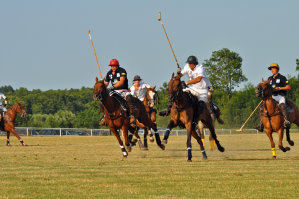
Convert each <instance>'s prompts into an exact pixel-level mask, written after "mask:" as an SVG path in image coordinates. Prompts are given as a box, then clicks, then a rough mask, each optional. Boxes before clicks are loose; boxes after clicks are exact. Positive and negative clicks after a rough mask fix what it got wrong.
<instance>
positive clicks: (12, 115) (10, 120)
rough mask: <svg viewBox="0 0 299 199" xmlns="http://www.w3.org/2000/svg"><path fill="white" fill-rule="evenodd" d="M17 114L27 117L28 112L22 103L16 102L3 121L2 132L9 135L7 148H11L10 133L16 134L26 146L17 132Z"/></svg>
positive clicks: (0, 127) (5, 114)
mask: <svg viewBox="0 0 299 199" xmlns="http://www.w3.org/2000/svg"><path fill="white" fill-rule="evenodd" d="M17 113H19V114H21V116H22V117H25V116H26V111H25V109H24V108H23V106H22V104H21V103H20V102H16V103H15V104H14V105H13V106H12V107H11V108H10V109H8V110H7V111H6V112H5V113H4V118H3V119H2V120H1V125H0V130H1V131H5V132H6V133H7V142H6V145H7V146H11V145H10V140H9V136H10V133H12V134H14V136H16V137H17V138H18V140H19V141H20V142H21V144H22V145H23V146H26V144H25V142H24V141H23V140H22V138H21V137H20V136H19V135H18V134H17V132H16V131H15V119H16V117H17Z"/></svg>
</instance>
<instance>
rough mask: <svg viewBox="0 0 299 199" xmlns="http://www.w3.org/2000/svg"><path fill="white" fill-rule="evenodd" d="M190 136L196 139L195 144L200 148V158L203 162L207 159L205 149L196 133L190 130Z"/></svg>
mask: <svg viewBox="0 0 299 199" xmlns="http://www.w3.org/2000/svg"><path fill="white" fill-rule="evenodd" d="M192 136H193V137H194V138H195V139H196V141H197V143H198V144H199V146H200V150H201V153H202V158H203V159H204V160H206V159H207V158H208V157H207V154H206V151H205V147H204V145H203V143H202V140H201V138H200V137H199V136H198V134H197V133H196V131H195V130H192Z"/></svg>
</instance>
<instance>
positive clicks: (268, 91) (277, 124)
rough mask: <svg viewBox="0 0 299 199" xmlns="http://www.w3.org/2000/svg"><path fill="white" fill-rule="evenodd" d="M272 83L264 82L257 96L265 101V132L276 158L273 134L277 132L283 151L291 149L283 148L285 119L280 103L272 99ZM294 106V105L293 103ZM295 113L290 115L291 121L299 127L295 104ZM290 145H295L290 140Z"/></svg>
mask: <svg viewBox="0 0 299 199" xmlns="http://www.w3.org/2000/svg"><path fill="white" fill-rule="evenodd" d="M269 83H270V81H269V80H268V81H264V80H262V82H261V83H259V84H258V86H257V87H256V95H257V97H261V98H262V99H263V111H262V114H261V115H262V123H263V125H264V128H265V132H266V134H267V136H268V137H269V140H270V142H271V148H272V156H273V158H276V152H275V143H274V141H273V137H272V133H273V132H277V133H278V136H279V144H278V147H279V148H280V149H281V150H282V151H283V152H286V151H289V150H290V148H289V147H283V145H282V140H283V131H284V118H283V115H282V114H281V112H280V110H279V108H278V103H277V102H276V101H275V100H274V99H273V98H272V91H273V89H272V87H271V85H270V84H269ZM292 104H293V103H292ZM292 108H293V110H294V111H293V112H292V113H291V114H290V118H291V121H292V122H294V123H296V124H297V126H299V111H298V108H297V107H296V106H295V105H294V104H293V105H292ZM289 143H290V145H294V143H293V142H292V141H291V140H289Z"/></svg>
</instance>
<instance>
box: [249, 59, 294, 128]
mask: <svg viewBox="0 0 299 199" xmlns="http://www.w3.org/2000/svg"><path fill="white" fill-rule="evenodd" d="M268 70H271V72H272V74H273V75H272V76H270V77H269V78H268V80H270V85H271V86H272V88H273V95H272V98H273V99H274V100H275V101H276V102H277V103H278V107H279V109H280V111H281V113H282V115H283V117H284V126H285V127H286V128H290V125H291V123H290V119H289V115H288V112H287V108H286V95H287V91H288V90H291V86H290V85H289V82H288V80H287V78H286V77H285V76H283V75H281V74H280V73H279V65H278V64H277V63H272V64H271V65H270V66H269V67H268ZM262 112H263V106H262V105H261V106H260V109H259V115H260V124H259V125H258V126H256V127H254V128H255V129H257V130H259V131H260V132H263V130H264V126H263V123H262V121H261V118H262Z"/></svg>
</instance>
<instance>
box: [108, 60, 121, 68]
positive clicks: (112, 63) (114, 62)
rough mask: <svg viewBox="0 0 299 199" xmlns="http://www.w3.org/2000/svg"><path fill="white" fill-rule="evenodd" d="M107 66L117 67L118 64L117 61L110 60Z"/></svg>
mask: <svg viewBox="0 0 299 199" xmlns="http://www.w3.org/2000/svg"><path fill="white" fill-rule="evenodd" d="M109 66H119V62H118V60H117V59H111V60H110V64H109Z"/></svg>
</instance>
